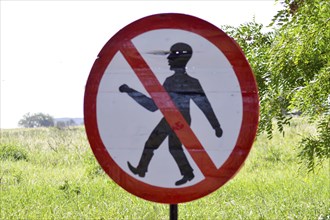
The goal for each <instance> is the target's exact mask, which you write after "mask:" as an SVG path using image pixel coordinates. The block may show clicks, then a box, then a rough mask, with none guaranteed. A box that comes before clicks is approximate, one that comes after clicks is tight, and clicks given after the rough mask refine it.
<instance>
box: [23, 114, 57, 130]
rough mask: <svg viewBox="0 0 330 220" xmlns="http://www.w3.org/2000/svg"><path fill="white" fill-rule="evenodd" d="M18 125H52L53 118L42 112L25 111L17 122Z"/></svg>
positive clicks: (35, 126)
mask: <svg viewBox="0 0 330 220" xmlns="http://www.w3.org/2000/svg"><path fill="white" fill-rule="evenodd" d="M18 125H20V126H22V127H24V128H37V127H53V126H54V118H53V117H52V116H50V115H48V114H44V113H34V114H31V113H27V114H25V115H23V118H22V119H21V120H20V121H19V122H18Z"/></svg>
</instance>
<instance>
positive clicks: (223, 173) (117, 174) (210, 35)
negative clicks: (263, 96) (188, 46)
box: [84, 13, 259, 204]
mask: <svg viewBox="0 0 330 220" xmlns="http://www.w3.org/2000/svg"><path fill="white" fill-rule="evenodd" d="M157 29H180V30H185V31H190V32H193V33H196V34H198V35H200V36H202V37H204V38H206V39H207V40H208V41H210V42H211V43H212V44H214V45H215V46H216V47H217V48H218V49H219V50H220V51H222V53H223V54H224V55H225V56H226V57H227V59H228V60H229V62H230V63H231V65H232V67H233V69H234V71H235V74H236V76H237V79H238V81H239V85H240V87H241V91H242V99H243V119H242V125H241V129H240V133H239V136H238V139H237V143H236V146H235V147H234V149H233V151H232V152H231V154H230V156H229V157H228V159H227V160H226V162H225V163H224V164H223V165H222V166H221V167H220V169H218V171H217V172H216V173H215V174H214V176H212V177H205V179H204V180H203V181H201V182H199V183H197V184H195V185H192V186H188V187H183V188H162V187H157V186H152V185H149V184H146V183H143V182H141V181H139V180H137V179H135V178H133V177H131V176H130V175H128V174H127V173H126V172H125V171H124V170H122V169H121V168H120V167H119V166H118V165H117V164H116V162H115V161H114V160H113V159H112V158H111V156H110V155H109V153H108V151H107V150H106V147H105V146H104V144H103V142H102V140H101V137H100V134H99V130H98V125H97V115H96V114H97V113H96V100H97V93H98V88H99V84H100V81H101V79H102V76H103V74H104V72H105V70H106V68H107V66H108V64H109V63H110V62H111V60H112V58H113V57H114V55H115V54H116V52H117V51H118V50H119V47H120V45H121V44H122V43H123V42H125V41H127V40H131V39H132V38H134V37H136V36H138V35H140V34H142V33H144V32H147V31H151V30H157ZM84 116H85V127H86V133H87V136H88V140H89V142H90V145H91V148H92V150H93V152H94V155H95V157H96V158H97V160H98V162H99V164H100V165H101V167H102V168H103V170H104V171H105V172H106V173H107V174H108V175H109V176H110V177H111V178H112V179H113V180H114V181H115V182H116V183H117V184H119V185H120V186H121V187H122V188H124V189H125V190H127V191H128V192H130V193H132V194H134V195H136V196H138V197H141V198H143V199H146V200H150V201H154V202H160V203H168V204H178V203H182V202H188V201H192V200H195V199H198V198H201V197H203V196H206V195H208V194H210V193H211V192H213V191H215V190H216V189H218V188H220V187H221V186H222V185H224V184H225V183H226V182H227V181H228V180H230V179H231V178H232V177H233V176H234V175H235V174H236V172H238V171H239V169H240V167H241V166H242V165H243V163H244V161H245V159H246V157H247V156H248V154H249V152H250V150H251V147H252V144H253V141H254V138H255V135H256V132H257V127H258V119H259V98H258V90H257V85H256V81H255V78H254V75H253V72H252V70H251V68H250V65H249V63H248V62H247V60H246V58H245V56H244V54H243V52H242V50H241V49H240V47H239V46H238V44H237V43H236V42H235V41H234V40H233V39H232V38H230V37H229V36H228V35H226V34H225V33H224V32H223V31H222V30H220V29H219V28H217V27H216V26H214V25H213V24H211V23H209V22H206V21H204V20H202V19H200V18H197V17H194V16H191V15H185V14H175V13H166V14H156V15H151V16H148V17H144V18H141V19H139V20H137V21H135V22H133V23H131V24H129V25H127V26H126V27H124V28H123V29H121V30H120V31H119V32H118V33H116V34H115V35H114V36H113V37H112V38H111V39H110V40H109V41H108V42H107V43H106V44H105V46H104V47H103V49H102V50H101V51H100V53H99V55H98V58H97V59H96V60H95V62H94V65H93V67H92V69H91V72H90V75H89V78H88V80H87V84H86V90H85V97H84Z"/></svg>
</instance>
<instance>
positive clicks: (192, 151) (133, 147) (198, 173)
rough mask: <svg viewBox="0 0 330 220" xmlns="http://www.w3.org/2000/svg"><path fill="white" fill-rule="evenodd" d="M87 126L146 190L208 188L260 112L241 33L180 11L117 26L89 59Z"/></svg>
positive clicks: (116, 175) (163, 195) (175, 194)
mask: <svg viewBox="0 0 330 220" xmlns="http://www.w3.org/2000/svg"><path fill="white" fill-rule="evenodd" d="M84 115H85V126H86V132H87V136H88V140H89V142H90V145H91V148H92V150H93V152H94V155H95V157H96V158H97V160H98V162H99V163H100V165H101V166H102V168H103V170H104V171H105V172H106V173H107V174H108V175H109V176H110V177H111V178H112V179H113V180H114V181H115V182H116V183H117V184H119V185H120V186H121V187H122V188H124V189H125V190H127V191H128V192H130V193H132V194H134V195H136V196H139V197H141V198H143V199H146V200H150V201H155V202H160V203H170V204H177V203H182V202H188V201H192V200H195V199H198V198H201V197H203V196H206V195H208V194H210V193H211V192H213V191H215V190H216V189H218V188H219V187H221V186H222V185H224V184H225V183H226V182H227V181H228V180H229V179H231V178H232V177H233V176H234V175H235V173H236V172H237V171H238V170H239V169H240V167H241V166H242V165H243V162H244V161H245V159H246V157H247V156H248V154H249V152H250V149H251V147H252V144H253V141H254V138H255V135H256V130H257V125H258V118H259V100H258V91H257V86H256V82H255V78H254V75H253V73H252V70H251V68H250V66H249V64H248V62H247V60H246V58H245V57H244V54H243V52H242V51H241V49H240V47H239V46H238V45H237V44H236V42H235V41H234V40H233V39H232V38H230V37H229V36H227V35H226V34H225V33H224V32H223V31H222V30H220V29H219V28H217V27H216V26H214V25H212V24H210V23H208V22H206V21H204V20H201V19H199V18H196V17H193V16H190V15H184V14H173V13H169V14H156V15H151V16H148V17H144V18H142V19H139V20H137V21H135V22H133V23H131V24H129V25H127V26H126V27H124V28H123V29H122V30H120V31H119V32H118V33H117V34H115V35H114V36H113V37H112V38H111V39H110V40H109V41H108V42H107V43H106V44H105V46H104V47H103V49H102V50H101V52H100V53H99V55H98V58H97V59H96V60H95V63H94V65H93V67H92V69H91V72H90V75H89V78H88V81H87V84H86V91H85V100H84Z"/></svg>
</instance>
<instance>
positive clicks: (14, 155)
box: [0, 143, 28, 161]
mask: <svg viewBox="0 0 330 220" xmlns="http://www.w3.org/2000/svg"><path fill="white" fill-rule="evenodd" d="M0 159H1V160H14V161H18V160H27V159H28V152H27V150H26V149H24V148H23V147H21V146H19V145H17V144H13V143H8V144H7V143H0Z"/></svg>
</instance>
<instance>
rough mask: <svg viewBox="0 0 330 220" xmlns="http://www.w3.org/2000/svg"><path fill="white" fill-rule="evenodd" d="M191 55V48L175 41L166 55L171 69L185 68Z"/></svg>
mask: <svg viewBox="0 0 330 220" xmlns="http://www.w3.org/2000/svg"><path fill="white" fill-rule="evenodd" d="M191 56H192V48H191V46H189V45H188V44H186V43H176V44H174V45H173V46H172V47H171V49H170V53H169V55H168V56H167V59H168V65H169V66H170V69H171V70H175V69H181V68H185V67H186V65H187V63H188V61H189V59H190V58H191Z"/></svg>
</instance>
